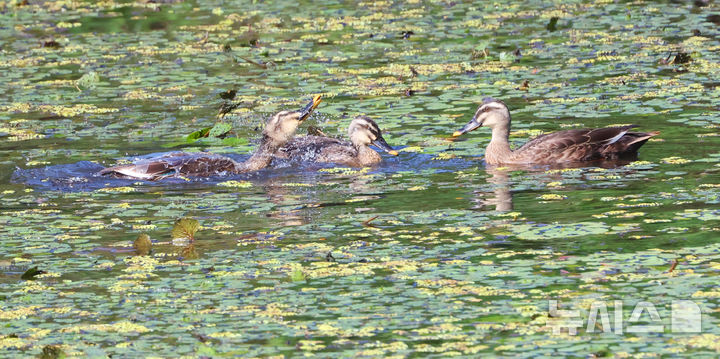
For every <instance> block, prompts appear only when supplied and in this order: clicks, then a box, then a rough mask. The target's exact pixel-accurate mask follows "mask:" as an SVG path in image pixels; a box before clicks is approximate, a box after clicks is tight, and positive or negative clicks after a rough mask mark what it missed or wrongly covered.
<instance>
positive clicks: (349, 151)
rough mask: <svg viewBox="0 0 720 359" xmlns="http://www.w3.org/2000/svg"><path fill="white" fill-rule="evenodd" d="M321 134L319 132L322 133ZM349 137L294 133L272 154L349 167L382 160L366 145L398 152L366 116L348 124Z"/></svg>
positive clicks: (281, 157) (295, 159) (279, 157)
mask: <svg viewBox="0 0 720 359" xmlns="http://www.w3.org/2000/svg"><path fill="white" fill-rule="evenodd" d="M321 134H322V133H321ZM348 137H349V138H350V141H349V142H348V141H344V140H340V139H337V138H332V137H327V136H316V135H308V136H302V137H295V138H293V139H292V140H290V141H289V142H288V143H286V144H285V145H284V146H282V147H281V148H280V149H279V150H278V151H277V152H276V153H275V155H274V157H275V158H277V159H283V160H287V159H289V160H293V161H304V162H316V163H335V164H341V165H345V166H349V167H369V166H373V165H376V164H378V163H380V162H382V157H381V156H380V154H379V153H377V152H376V151H375V150H373V149H372V148H370V147H369V146H370V145H371V144H372V145H375V146H377V147H378V148H380V149H381V150H383V151H385V152H387V153H389V154H391V155H393V156H397V155H398V152H397V151H395V150H394V149H393V148H392V147H391V146H390V145H389V144H388V143H387V142H386V141H385V139H384V138H383V136H382V132H381V131H380V127H379V126H378V125H377V123H375V121H373V120H372V119H370V118H369V117H367V116H357V117H355V118H354V119H353V120H352V121H351V122H350V126H348Z"/></svg>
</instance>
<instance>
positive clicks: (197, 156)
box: [98, 152, 238, 181]
mask: <svg viewBox="0 0 720 359" xmlns="http://www.w3.org/2000/svg"><path fill="white" fill-rule="evenodd" d="M236 168H238V163H237V162H235V161H234V160H233V159H231V158H228V157H224V156H219V155H213V154H207V153H186V152H174V153H170V154H167V155H164V156H161V157H156V158H148V159H143V160H140V161H137V162H135V163H131V164H126V165H119V166H114V167H108V168H106V169H104V170H101V171H100V172H98V175H101V176H112V177H118V178H138V179H144V180H150V181H154V180H157V179H160V178H165V177H179V176H183V177H199V176H202V177H207V176H212V175H222V174H227V173H232V172H235V171H236Z"/></svg>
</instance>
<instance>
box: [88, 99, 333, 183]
mask: <svg viewBox="0 0 720 359" xmlns="http://www.w3.org/2000/svg"><path fill="white" fill-rule="evenodd" d="M321 99H322V96H321V95H317V96H315V97H313V99H312V100H311V101H310V103H308V104H307V106H305V107H304V108H303V109H302V110H300V111H281V112H279V113H277V114H276V115H274V116H273V117H271V118H270V119H269V120H268V121H267V123H266V124H265V128H264V130H263V133H262V138H261V140H260V144H259V145H258V147H257V149H256V150H255V152H253V154H252V155H251V156H250V158H249V159H248V160H246V161H244V162H237V161H235V160H233V159H231V158H229V157H225V156H220V155H215V154H211V153H186V152H173V153H169V154H166V155H163V156H160V157H155V158H149V159H143V160H140V161H137V162H135V163H131V164H123V165H117V166H113V167H109V168H105V169H103V170H101V171H99V172H98V173H97V175H98V176H109V177H114V178H131V179H141V180H148V181H155V180H158V179H162V178H168V177H210V176H215V175H219V176H222V175H228V174H237V173H244V172H251V171H257V170H260V169H263V168H265V167H267V166H268V165H269V164H270V163H271V161H272V159H273V154H274V153H275V152H276V151H277V150H278V149H280V148H281V147H282V146H283V145H284V144H286V143H287V142H288V141H289V140H290V139H292V137H293V136H294V135H295V131H296V130H297V128H298V126H300V124H301V123H302V122H303V121H304V120H305V119H307V118H308V117H309V116H310V114H311V113H312V112H313V110H314V109H315V108H316V107H317V106H318V104H320V101H321Z"/></svg>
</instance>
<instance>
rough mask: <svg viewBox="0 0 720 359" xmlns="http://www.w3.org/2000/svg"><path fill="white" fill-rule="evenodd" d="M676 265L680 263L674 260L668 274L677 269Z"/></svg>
mask: <svg viewBox="0 0 720 359" xmlns="http://www.w3.org/2000/svg"><path fill="white" fill-rule="evenodd" d="M678 263H680V261H678V260H677V259H676V260H675V261H674V262H673V264H672V265H671V266H670V270H669V271H668V273H672V271H674V270H675V267H677V265H678Z"/></svg>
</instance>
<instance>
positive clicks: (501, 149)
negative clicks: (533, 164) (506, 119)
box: [485, 125, 513, 165]
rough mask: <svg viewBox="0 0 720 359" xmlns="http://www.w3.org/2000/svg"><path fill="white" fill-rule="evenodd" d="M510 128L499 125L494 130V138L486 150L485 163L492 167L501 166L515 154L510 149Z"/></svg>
mask: <svg viewBox="0 0 720 359" xmlns="http://www.w3.org/2000/svg"><path fill="white" fill-rule="evenodd" d="M509 136H510V128H509V126H507V125H505V126H503V125H499V126H495V127H493V128H492V138H491V139H490V144H489V145H488V146H487V149H486V150H485V162H486V163H488V164H491V165H496V164H501V163H504V162H506V161H508V160H509V159H510V157H511V156H512V154H513V152H512V150H511V149H510V142H508V137H509Z"/></svg>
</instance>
